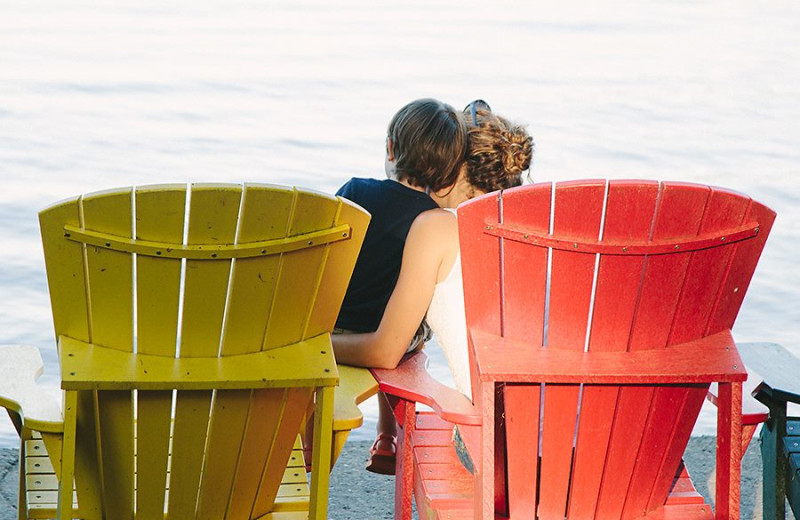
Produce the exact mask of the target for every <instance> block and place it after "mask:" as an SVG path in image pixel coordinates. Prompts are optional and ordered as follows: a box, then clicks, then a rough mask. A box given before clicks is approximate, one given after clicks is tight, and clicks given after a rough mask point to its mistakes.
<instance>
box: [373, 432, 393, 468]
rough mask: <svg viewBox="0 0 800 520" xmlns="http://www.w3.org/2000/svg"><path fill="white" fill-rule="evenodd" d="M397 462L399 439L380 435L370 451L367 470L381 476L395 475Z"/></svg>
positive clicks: (384, 434) (386, 434)
mask: <svg viewBox="0 0 800 520" xmlns="http://www.w3.org/2000/svg"><path fill="white" fill-rule="evenodd" d="M396 462H397V437H395V436H394V435H391V434H388V433H379V434H378V437H377V438H376V439H375V442H373V443H372V447H371V448H370V449H369V460H368V461H367V465H366V469H367V471H371V472H372V473H380V474H381V475H394V472H395V465H396Z"/></svg>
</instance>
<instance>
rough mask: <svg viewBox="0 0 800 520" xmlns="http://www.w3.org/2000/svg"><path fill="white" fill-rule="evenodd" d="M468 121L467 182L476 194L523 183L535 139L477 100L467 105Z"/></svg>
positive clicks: (483, 102) (465, 115)
mask: <svg viewBox="0 0 800 520" xmlns="http://www.w3.org/2000/svg"><path fill="white" fill-rule="evenodd" d="M464 117H465V119H466V122H467V158H466V174H465V176H466V181H467V183H468V184H469V186H470V187H471V188H472V189H473V190H474V191H475V193H474V194H473V195H478V194H480V193H489V192H492V191H497V190H500V189H506V188H512V187H514V186H519V185H521V184H522V174H523V172H525V171H526V170H529V169H530V166H531V159H532V158H533V147H534V145H533V138H532V137H531V136H530V134H528V131H527V129H526V128H525V126H524V125H521V124H518V123H514V122H511V121H509V120H508V119H506V118H504V117H501V116H499V115H497V114H495V113H493V112H492V109H491V107H489V104H488V103H486V102H485V101H483V100H482V99H477V100H475V101H473V102H472V103H470V104H469V105H467V106H466V107H465V108H464Z"/></svg>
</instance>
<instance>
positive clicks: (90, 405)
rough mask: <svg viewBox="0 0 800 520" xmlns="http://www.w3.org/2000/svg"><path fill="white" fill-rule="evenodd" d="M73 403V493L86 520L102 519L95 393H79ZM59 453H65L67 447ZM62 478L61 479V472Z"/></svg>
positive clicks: (101, 489) (101, 484) (101, 488)
mask: <svg viewBox="0 0 800 520" xmlns="http://www.w3.org/2000/svg"><path fill="white" fill-rule="evenodd" d="M68 393H69V392H68ZM76 401H77V420H76V422H77V424H76V438H75V490H76V493H77V494H78V501H79V502H80V504H81V513H82V514H83V515H84V516H85V517H86V518H87V519H95V518H102V514H103V496H102V493H103V482H102V480H101V476H100V473H101V472H100V462H99V459H98V456H99V453H98V449H97V442H98V438H99V432H98V430H99V424H98V423H97V420H96V419H97V417H96V413H95V411H96V409H97V408H96V402H95V393H94V392H87V391H78V392H77V396H76ZM65 442H66V441H65ZM62 452H63V453H66V448H64V449H63V450H62ZM61 478H62V479H63V478H64V476H63V473H62V477H61Z"/></svg>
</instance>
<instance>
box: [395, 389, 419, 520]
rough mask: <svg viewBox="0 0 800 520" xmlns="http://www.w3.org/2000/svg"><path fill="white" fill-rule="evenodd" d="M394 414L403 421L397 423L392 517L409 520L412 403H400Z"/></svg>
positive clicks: (412, 456) (412, 482)
mask: <svg viewBox="0 0 800 520" xmlns="http://www.w3.org/2000/svg"><path fill="white" fill-rule="evenodd" d="M395 410H396V411H395V413H396V414H398V415H400V416H401V417H402V418H403V420H402V421H398V430H397V451H396V453H397V458H396V460H397V465H396V469H395V479H394V517H395V518H396V519H400V520H411V513H412V507H411V500H412V494H413V492H414V452H413V448H412V446H413V445H412V443H411V438H412V436H413V435H414V429H415V426H416V414H415V410H414V403H413V402H411V401H404V400H401V401H400V406H399V407H395Z"/></svg>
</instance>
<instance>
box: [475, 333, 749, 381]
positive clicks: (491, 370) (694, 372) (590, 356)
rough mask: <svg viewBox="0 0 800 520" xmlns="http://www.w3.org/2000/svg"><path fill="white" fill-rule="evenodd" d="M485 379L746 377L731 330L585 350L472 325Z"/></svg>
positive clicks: (674, 379) (584, 379) (713, 378)
mask: <svg viewBox="0 0 800 520" xmlns="http://www.w3.org/2000/svg"><path fill="white" fill-rule="evenodd" d="M469 334H470V338H471V341H470V344H471V346H472V348H473V355H474V358H475V362H476V366H477V372H478V377H479V379H480V380H481V381H484V382H490V381H503V382H511V383H573V384H576V383H586V384H655V383H658V384H672V383H675V384H704V383H711V382H713V381H720V382H734V381H744V380H745V379H746V378H747V372H746V371H745V369H744V363H743V362H742V360H741V358H740V357H739V354H738V352H737V350H736V344H735V343H734V341H733V337H732V336H731V334H730V331H727V330H726V331H723V332H720V333H717V334H714V335H712V336H707V337H705V338H702V339H699V340H696V341H691V342H686V343H681V344H679V345H671V346H670V347H668V348H662V349H656V350H638V351H631V352H583V349H581V350H579V351H575V350H567V349H556V348H544V347H542V346H541V345H534V344H531V343H526V342H523V341H515V340H510V339H506V338H503V337H501V336H497V335H494V334H490V333H487V332H483V331H480V330H470V331H469Z"/></svg>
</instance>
